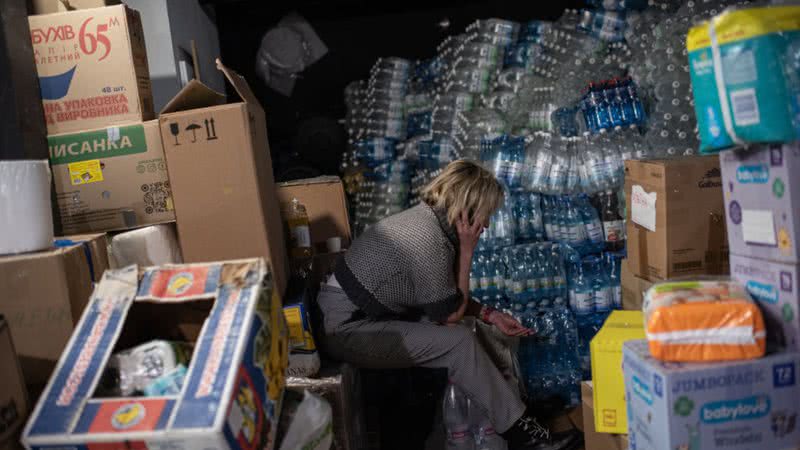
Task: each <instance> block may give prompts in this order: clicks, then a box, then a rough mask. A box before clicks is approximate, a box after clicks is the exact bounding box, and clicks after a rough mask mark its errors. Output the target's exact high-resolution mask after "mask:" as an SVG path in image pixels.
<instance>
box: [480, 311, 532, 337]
mask: <svg viewBox="0 0 800 450" xmlns="http://www.w3.org/2000/svg"><path fill="white" fill-rule="evenodd" d="M488 321H489V323H491V324H492V325H494V326H496V327H497V328H498V329H499V330H500V331H502V332H503V334H505V335H506V336H531V335H532V334H533V330H530V329H528V328H525V327H523V326H522V324H521V323H519V321H517V319H515V318H513V317H511V316H509V315H508V314H506V313H502V312H500V311H492V313H491V314H489V318H488Z"/></svg>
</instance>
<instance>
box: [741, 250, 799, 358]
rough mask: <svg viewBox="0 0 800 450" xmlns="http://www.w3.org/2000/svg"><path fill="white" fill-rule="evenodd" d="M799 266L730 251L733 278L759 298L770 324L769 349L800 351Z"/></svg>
mask: <svg viewBox="0 0 800 450" xmlns="http://www.w3.org/2000/svg"><path fill="white" fill-rule="evenodd" d="M798 277H800V266H797V265H794V264H781V263H779V262H774V261H764V260H763V259H755V258H748V257H746V256H739V255H731V278H733V279H734V280H736V281H738V282H740V283H742V284H743V285H744V286H745V287H746V288H747V291H748V292H749V293H750V295H751V296H752V297H753V298H754V299H755V300H756V301H757V302H758V304H759V306H760V307H761V312H762V313H763V316H764V322H765V325H766V328H767V351H768V352H771V351H776V350H782V349H789V350H791V351H800V318H798V316H797V315H798V314H800V292H798V290H800V286H798V285H797V283H798V282H800V279H798Z"/></svg>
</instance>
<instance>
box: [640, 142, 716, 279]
mask: <svg viewBox="0 0 800 450" xmlns="http://www.w3.org/2000/svg"><path fill="white" fill-rule="evenodd" d="M721 188H722V180H721V178H720V170H719V161H718V159H717V158H716V157H715V156H697V157H685V158H677V159H664V160H642V161H637V160H629V161H625V198H626V206H627V208H626V211H627V213H626V214H627V218H626V219H627V233H628V236H627V237H628V268H629V269H630V270H631V272H632V273H633V274H634V275H635V276H637V277H639V278H643V279H646V280H649V281H663V280H667V279H670V278H674V277H680V276H694V275H709V274H714V275H715V274H725V273H727V262H728V259H727V258H728V242H727V240H726V238H725V220H724V219H723V214H724V207H723V204H722V189H721Z"/></svg>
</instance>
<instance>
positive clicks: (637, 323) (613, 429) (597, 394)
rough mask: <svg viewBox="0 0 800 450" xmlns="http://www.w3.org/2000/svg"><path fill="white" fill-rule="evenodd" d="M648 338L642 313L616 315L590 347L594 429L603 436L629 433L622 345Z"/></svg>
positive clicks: (618, 312) (615, 313)
mask: <svg viewBox="0 0 800 450" xmlns="http://www.w3.org/2000/svg"><path fill="white" fill-rule="evenodd" d="M644 338H645V333H644V316H643V315H642V312H641V311H614V312H612V313H611V315H610V316H608V319H606V322H605V324H604V325H603V328H601V329H600V331H599V332H598V333H597V335H595V337H594V339H592V342H591V344H589V349H590V350H591V354H592V382H593V384H594V392H593V398H594V427H595V430H596V431H597V432H599V433H618V434H625V433H627V432H628V416H627V411H626V409H625V381H624V378H623V376H622V344H623V343H624V342H625V341H628V340H631V339H644Z"/></svg>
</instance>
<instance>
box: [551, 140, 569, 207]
mask: <svg viewBox="0 0 800 450" xmlns="http://www.w3.org/2000/svg"><path fill="white" fill-rule="evenodd" d="M552 155H553V156H552V162H551V164H550V173H549V176H548V177H547V187H546V192H549V193H551V194H563V193H564V192H565V191H566V186H567V177H568V175H569V164H570V157H569V153H568V150H567V141H566V140H565V139H561V140H559V142H558V143H557V145H556V147H555V148H554V149H552Z"/></svg>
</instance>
